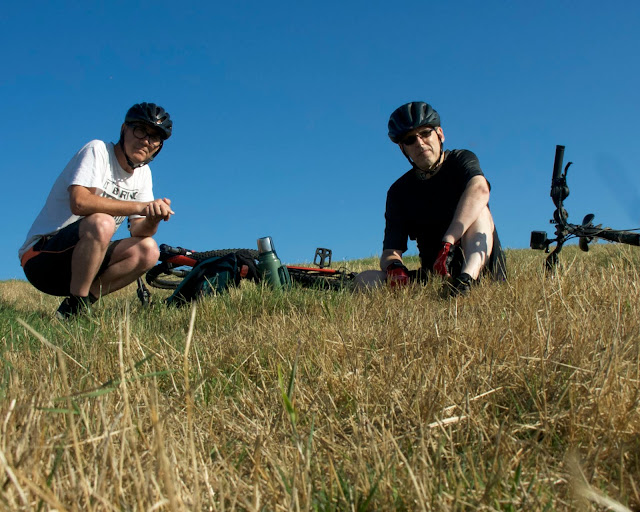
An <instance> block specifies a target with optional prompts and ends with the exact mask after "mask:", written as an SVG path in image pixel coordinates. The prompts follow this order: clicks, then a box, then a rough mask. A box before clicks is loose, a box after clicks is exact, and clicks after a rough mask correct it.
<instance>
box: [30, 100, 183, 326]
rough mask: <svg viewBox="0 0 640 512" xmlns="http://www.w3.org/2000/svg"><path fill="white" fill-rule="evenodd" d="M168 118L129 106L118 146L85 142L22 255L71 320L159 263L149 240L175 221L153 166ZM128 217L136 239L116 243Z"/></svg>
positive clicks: (153, 109)
mask: <svg viewBox="0 0 640 512" xmlns="http://www.w3.org/2000/svg"><path fill="white" fill-rule="evenodd" d="M172 126H173V122H172V121H171V118H170V117H169V114H168V113H167V112H166V111H165V110H164V109H163V108H162V107H160V106H158V105H156V104H154V103H139V104H136V105H134V106H133V107H131V108H130V109H129V110H128V112H127V114H126V116H125V120H124V123H123V124H122V126H121V128H120V139H119V141H118V142H117V143H116V144H114V143H106V142H103V141H100V140H93V141H91V142H89V143H87V144H86V145H85V146H84V147H83V148H82V149H80V151H78V153H76V155H75V156H74V157H73V158H72V159H71V161H70V162H69V163H68V164H67V166H66V167H65V168H64V170H63V171H62V173H61V174H60V176H58V179H57V180H56V182H55V183H54V185H53V188H52V189H51V192H50V193H49V197H48V198H47V201H46V203H45V205H44V207H43V208H42V210H41V211H40V214H39V215H38V216H37V217H36V220H35V221H34V223H33V225H32V226H31V229H30V230H29V233H28V234H27V239H26V241H25V243H24V244H23V245H22V247H21V248H20V250H19V251H18V257H19V258H20V262H21V265H22V268H23V270H24V273H25V276H26V277H27V279H28V280H29V282H30V283H31V284H33V285H34V286H35V287H36V288H37V289H38V290H40V291H42V292H44V293H47V294H50V295H57V296H62V297H66V298H65V299H64V300H63V301H62V303H61V304H60V307H59V308H58V311H57V316H58V318H61V319H66V318H69V317H72V316H74V315H76V314H77V313H79V312H82V311H87V310H88V309H90V306H91V304H92V303H94V302H95V301H96V300H97V299H98V298H99V297H100V296H102V295H106V294H108V293H111V292H114V291H116V290H118V289H120V288H122V287H124V286H126V285H128V284H130V283H132V282H133V281H135V280H136V279H137V278H138V277H139V276H141V275H142V274H143V273H144V272H146V271H147V270H148V269H150V268H151V267H152V266H153V265H154V264H155V263H156V262H157V261H158V256H159V251H158V246H157V244H156V242H155V241H154V240H153V238H151V237H152V236H153V235H154V234H155V233H156V231H157V229H158V224H159V223H160V221H163V220H164V221H168V220H169V219H170V218H171V216H172V215H173V213H174V212H173V211H172V209H171V201H170V200H169V199H167V198H162V199H154V197H153V190H152V180H151V170H150V169H149V166H148V164H149V162H151V160H153V159H154V158H155V157H156V156H157V155H158V153H159V152H160V150H161V149H162V146H163V144H164V141H165V140H167V139H168V138H169V137H170V136H171V130H172ZM125 218H128V224H129V231H130V234H131V236H130V237H129V238H125V239H122V240H115V241H112V240H111V239H112V237H113V235H114V234H115V232H116V230H117V229H118V227H119V226H120V224H122V222H123V221H124V219H125Z"/></svg>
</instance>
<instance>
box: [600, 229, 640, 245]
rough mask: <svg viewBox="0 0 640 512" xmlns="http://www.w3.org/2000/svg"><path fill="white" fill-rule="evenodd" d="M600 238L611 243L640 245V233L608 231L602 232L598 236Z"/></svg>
mask: <svg viewBox="0 0 640 512" xmlns="http://www.w3.org/2000/svg"><path fill="white" fill-rule="evenodd" d="M596 236H597V237H598V238H603V239H605V240H609V241H610V242H619V243H621V244H627V245H640V234H638V233H625V232H620V231H615V230H612V231H608V230H606V229H605V230H602V231H600V232H598V234H597V235H596Z"/></svg>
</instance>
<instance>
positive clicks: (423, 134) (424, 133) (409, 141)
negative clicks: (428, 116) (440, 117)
mask: <svg viewBox="0 0 640 512" xmlns="http://www.w3.org/2000/svg"><path fill="white" fill-rule="evenodd" d="M434 131H435V130H434V129H433V128H426V129H425V130H421V131H419V132H418V133H416V134H415V135H409V136H408V137H405V138H404V139H403V140H402V143H403V144H404V145H405V146H413V145H414V144H415V143H416V141H417V140H418V137H420V138H421V139H422V140H427V139H428V138H429V137H431V134H432V133H433V132H434Z"/></svg>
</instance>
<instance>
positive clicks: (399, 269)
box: [387, 261, 409, 288]
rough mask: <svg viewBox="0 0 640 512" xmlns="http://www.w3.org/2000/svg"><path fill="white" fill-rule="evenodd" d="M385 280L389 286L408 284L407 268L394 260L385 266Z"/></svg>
mask: <svg viewBox="0 0 640 512" xmlns="http://www.w3.org/2000/svg"><path fill="white" fill-rule="evenodd" d="M387 282H388V283H389V286H391V288H395V287H400V286H405V285H407V284H409V269H408V268H407V267H405V266H404V265H403V264H402V263H400V262H399V261H394V262H393V263H391V265H389V266H388V267H387Z"/></svg>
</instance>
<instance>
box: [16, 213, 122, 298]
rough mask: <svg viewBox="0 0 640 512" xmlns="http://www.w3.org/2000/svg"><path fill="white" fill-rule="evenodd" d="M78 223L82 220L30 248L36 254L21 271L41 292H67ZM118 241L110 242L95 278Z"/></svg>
mask: <svg viewBox="0 0 640 512" xmlns="http://www.w3.org/2000/svg"><path fill="white" fill-rule="evenodd" d="M81 222H82V219H80V220H77V221H76V222H74V223H73V224H69V225H68V226H67V227H65V228H62V229H61V230H60V231H58V232H57V233H55V234H54V235H47V236H43V237H42V238H41V239H40V240H38V241H37V242H36V244H35V245H34V246H33V247H32V253H35V254H34V255H33V256H31V257H30V258H29V259H28V260H27V261H26V262H25V263H24V266H23V270H24V274H25V276H26V277H27V279H28V280H29V282H30V283H31V284H32V285H33V286H35V287H36V288H37V289H38V290H40V291H41V292H44V293H47V294H49V295H58V296H61V297H65V296H68V295H70V291H69V286H70V284H71V258H72V256H73V249H74V248H75V246H76V244H77V243H78V240H80V223H81ZM119 242H120V240H116V241H114V242H111V243H110V244H109V248H108V249H107V253H106V254H105V256H104V260H102V265H101V266H100V270H98V273H97V274H96V277H97V276H100V275H102V274H103V273H104V271H105V270H106V269H107V267H108V266H109V263H110V261H111V255H112V254H113V250H114V249H115V248H116V246H117V245H118V243H119Z"/></svg>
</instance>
